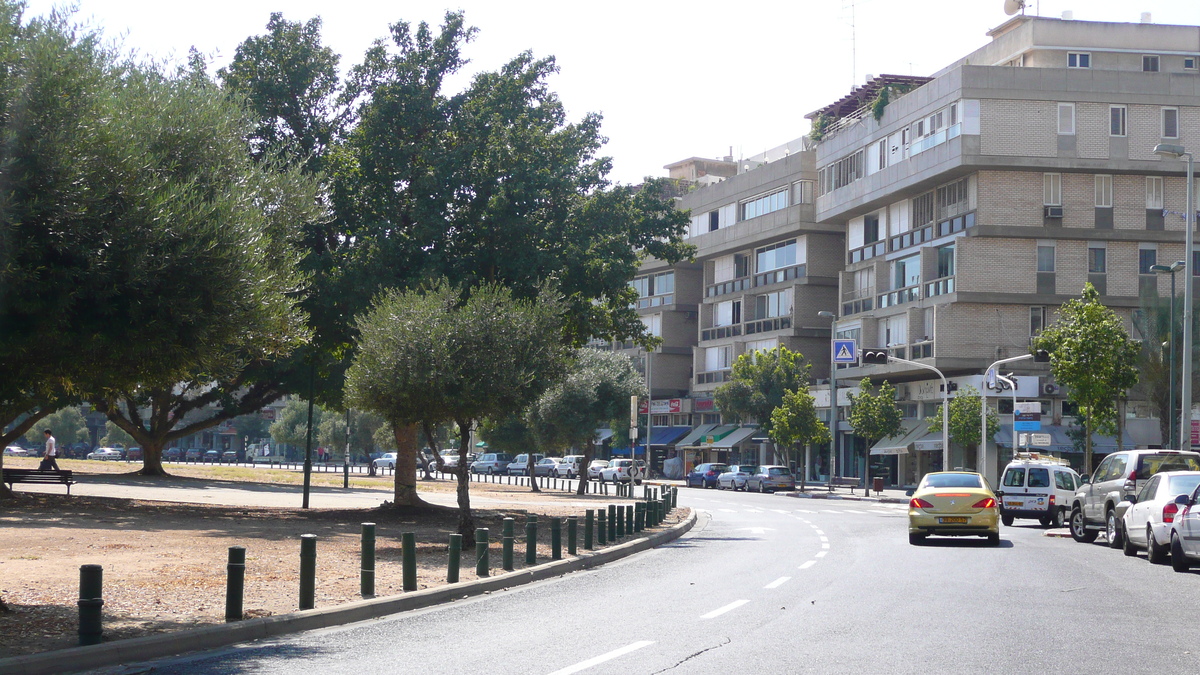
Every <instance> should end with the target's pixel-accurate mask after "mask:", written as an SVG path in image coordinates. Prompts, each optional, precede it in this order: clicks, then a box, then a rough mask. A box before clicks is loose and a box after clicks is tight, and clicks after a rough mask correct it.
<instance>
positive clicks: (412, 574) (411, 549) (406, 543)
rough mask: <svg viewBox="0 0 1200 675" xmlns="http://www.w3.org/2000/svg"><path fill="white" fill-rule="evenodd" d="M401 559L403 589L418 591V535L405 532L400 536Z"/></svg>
mask: <svg viewBox="0 0 1200 675" xmlns="http://www.w3.org/2000/svg"><path fill="white" fill-rule="evenodd" d="M400 559H401V561H402V573H401V578H402V579H403V589H404V590H405V591H415V590H417V535H416V533H415V532H405V533H403V534H401V535H400Z"/></svg>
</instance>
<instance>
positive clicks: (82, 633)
mask: <svg viewBox="0 0 1200 675" xmlns="http://www.w3.org/2000/svg"><path fill="white" fill-rule="evenodd" d="M102 607H104V568H103V567H101V566H100V565H80V566H79V645H80V646H81V647H85V646H87V645H98V644H100V641H101V639H102V638H103V637H104V626H103V623H102V621H101V613H100V610H101V608H102Z"/></svg>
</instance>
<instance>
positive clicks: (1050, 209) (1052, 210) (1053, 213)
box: [1044, 206, 1063, 218]
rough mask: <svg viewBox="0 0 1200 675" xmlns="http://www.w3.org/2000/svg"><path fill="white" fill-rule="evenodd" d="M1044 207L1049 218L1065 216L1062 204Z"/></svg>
mask: <svg viewBox="0 0 1200 675" xmlns="http://www.w3.org/2000/svg"><path fill="white" fill-rule="evenodd" d="M1044 208H1045V209H1046V217H1047V218H1062V217H1063V207H1061V206H1047V207H1044Z"/></svg>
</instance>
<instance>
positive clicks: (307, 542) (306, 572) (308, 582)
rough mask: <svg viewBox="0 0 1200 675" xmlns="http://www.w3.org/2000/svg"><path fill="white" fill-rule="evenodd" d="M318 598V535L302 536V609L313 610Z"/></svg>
mask: <svg viewBox="0 0 1200 675" xmlns="http://www.w3.org/2000/svg"><path fill="white" fill-rule="evenodd" d="M316 597H317V535H315V534H302V535H300V609H312V608H313V607H315V606H316Z"/></svg>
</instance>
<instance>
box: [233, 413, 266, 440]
mask: <svg viewBox="0 0 1200 675" xmlns="http://www.w3.org/2000/svg"><path fill="white" fill-rule="evenodd" d="M270 428H271V423H270V422H268V421H267V419H266V418H264V417H263V416H262V413H261V412H252V413H250V414H248V415H241V416H239V417H235V418H233V429H234V431H236V432H237V435H238V438H241V439H250V441H256V440H258V439H260V438H266V437H267V436H269V435H270V433H271V432H270Z"/></svg>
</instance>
